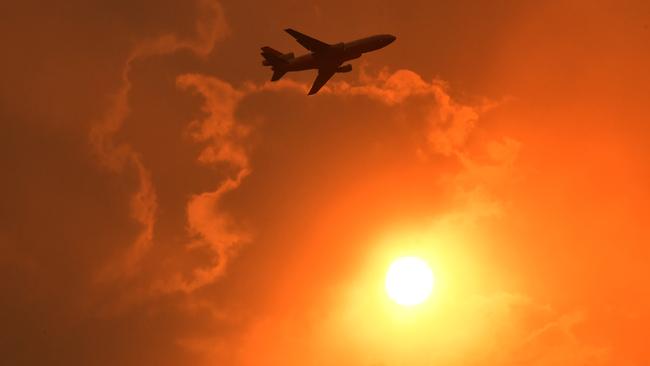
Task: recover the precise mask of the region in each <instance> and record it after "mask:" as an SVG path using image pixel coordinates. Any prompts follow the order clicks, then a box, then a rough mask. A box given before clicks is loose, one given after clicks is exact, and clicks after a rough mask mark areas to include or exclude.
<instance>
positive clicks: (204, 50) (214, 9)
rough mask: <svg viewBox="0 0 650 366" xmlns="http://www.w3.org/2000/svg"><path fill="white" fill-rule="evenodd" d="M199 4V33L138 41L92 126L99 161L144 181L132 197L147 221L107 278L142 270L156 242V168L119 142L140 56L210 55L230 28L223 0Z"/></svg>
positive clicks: (135, 211) (134, 209)
mask: <svg viewBox="0 0 650 366" xmlns="http://www.w3.org/2000/svg"><path fill="white" fill-rule="evenodd" d="M197 6H198V7H199V9H200V14H201V16H200V17H199V18H198V19H197V20H196V23H195V34H194V36H193V37H189V38H179V37H178V36H176V35H175V34H173V33H169V34H163V35H159V36H155V37H153V38H149V39H144V40H142V41H140V42H136V44H135V46H134V47H133V49H132V50H131V52H130V53H129V55H128V57H127V59H126V61H125V64H124V68H123V70H122V74H121V78H122V80H121V81H122V85H121V86H120V87H119V89H118V91H117V92H116V93H115V94H114V96H113V101H112V104H111V106H110V107H109V108H108V110H107V111H106V113H105V114H104V116H103V117H102V118H100V119H99V120H98V121H97V122H96V123H95V124H94V126H93V127H92V129H91V131H90V142H91V145H92V146H93V148H94V150H95V153H96V155H97V157H98V159H99V161H100V162H101V163H102V164H103V165H104V166H106V167H107V168H108V169H110V170H111V171H113V172H115V173H117V174H121V173H123V171H124V170H125V169H126V168H127V167H129V168H131V169H135V171H136V176H137V180H138V182H139V183H138V189H137V190H136V192H134V193H133V195H132V198H131V216H132V217H133V219H134V220H136V221H137V222H138V223H139V224H140V225H141V227H142V228H141V231H140V233H139V234H138V236H137V238H136V239H135V241H134V242H133V243H132V244H131V246H130V247H129V248H128V249H127V250H126V251H125V253H124V254H123V255H122V256H121V258H119V259H118V260H116V261H111V262H110V263H107V264H106V266H105V267H104V268H103V269H102V270H100V271H99V273H98V279H99V280H101V281H104V280H111V279H115V278H119V277H122V276H127V277H129V276H132V275H133V274H134V273H135V272H136V271H137V266H138V263H139V262H140V260H141V259H142V257H143V256H144V255H145V254H146V253H147V251H148V250H149V249H150V248H151V246H152V245H153V231H154V225H155V220H156V210H157V199H156V191H155V187H154V186H153V184H152V182H151V174H150V172H149V171H148V170H147V168H146V167H145V165H144V163H143V161H142V158H141V156H140V155H139V153H138V152H137V151H135V150H134V148H133V147H132V146H131V145H130V144H129V143H128V142H116V139H115V135H116V134H117V133H118V132H119V131H120V129H121V128H122V126H123V124H124V122H125V120H126V118H127V117H128V115H129V94H130V91H131V88H132V83H131V79H130V72H131V69H132V67H133V64H134V63H135V62H137V61H139V60H142V59H146V58H148V57H152V56H159V55H165V54H170V53H174V52H176V51H178V50H181V49H188V50H190V51H192V52H194V53H195V54H197V55H199V56H201V55H203V56H205V55H207V54H208V53H209V52H210V51H211V50H212V47H213V46H214V43H215V42H216V41H217V40H218V39H219V38H220V37H223V35H224V34H225V32H226V30H227V28H226V25H225V24H226V23H225V20H224V18H223V10H222V9H221V6H220V4H219V3H218V2H216V1H210V0H200V1H199V2H198V4H197Z"/></svg>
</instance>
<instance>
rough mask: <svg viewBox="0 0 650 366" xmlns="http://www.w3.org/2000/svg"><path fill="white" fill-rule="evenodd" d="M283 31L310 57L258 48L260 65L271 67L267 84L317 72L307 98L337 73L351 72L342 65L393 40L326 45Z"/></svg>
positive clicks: (382, 37) (390, 37) (380, 38)
mask: <svg viewBox="0 0 650 366" xmlns="http://www.w3.org/2000/svg"><path fill="white" fill-rule="evenodd" d="M285 31H286V32H287V33H289V34H290V35H291V36H292V37H293V38H295V39H296V41H298V43H300V44H301V45H302V46H303V47H305V48H306V49H307V50H309V51H310V53H308V54H305V55H302V56H299V57H294V56H293V52H291V53H284V54H283V53H282V52H280V51H277V50H274V49H273V48H271V47H262V53H261V54H262V56H263V57H264V61H262V65H264V66H271V70H273V76H272V77H271V81H277V80H280V78H281V77H282V76H284V74H286V73H287V72H290V71H303V70H311V69H316V70H318V76H317V77H316V80H314V84H313V85H312V87H311V89H310V90H309V94H308V95H312V94H316V93H317V92H318V91H319V90H320V88H322V87H323V85H325V83H327V81H328V80H329V79H330V78H331V77H332V76H334V74H336V73H337V72H350V71H352V65H350V64H347V65H343V66H342V64H343V63H344V62H346V61H349V60H354V59H355V58H359V57H361V55H362V54H364V53H366V52H371V51H375V50H378V49H380V48H384V47H386V46H388V45H389V44H391V43H392V42H393V41H395V39H396V37H395V36H393V35H390V34H378V35H374V36H370V37H366V38H362V39H358V40H356V41H352V42H345V43H344V42H341V43H337V44H329V43H325V42H323V41H319V40H317V39H315V38H312V37H310V36H308V35H305V34H302V33H300V32H298V31H296V30H293V29H291V28H289V29H285Z"/></svg>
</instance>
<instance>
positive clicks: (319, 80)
mask: <svg viewBox="0 0 650 366" xmlns="http://www.w3.org/2000/svg"><path fill="white" fill-rule="evenodd" d="M334 74H336V69H329V68H328V69H318V76H316V80H314V84H313V85H312V86H311V89H310V90H309V94H308V95H312V94H316V93H318V91H319V90H320V88H322V87H323V85H325V84H326V83H327V81H328V80H329V79H330V78H331V77H332V76H333V75H334Z"/></svg>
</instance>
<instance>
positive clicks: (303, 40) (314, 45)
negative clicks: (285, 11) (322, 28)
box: [284, 28, 331, 52]
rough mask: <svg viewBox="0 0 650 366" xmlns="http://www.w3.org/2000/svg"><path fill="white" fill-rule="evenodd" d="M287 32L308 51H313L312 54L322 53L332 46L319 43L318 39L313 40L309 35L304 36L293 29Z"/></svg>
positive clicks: (286, 30)
mask: <svg viewBox="0 0 650 366" xmlns="http://www.w3.org/2000/svg"><path fill="white" fill-rule="evenodd" d="M284 31H285V32H287V33H289V34H290V35H291V36H292V37H293V38H295V39H296V41H298V43H300V44H301V45H302V46H303V47H305V48H306V49H308V50H310V51H312V52H322V51H326V50H328V49H329V48H330V47H331V45H329V44H327V43H325V42H323V41H319V40H317V39H316V38H312V37H310V36H308V35H305V34H302V33H300V32H298V31H297V30H293V29H291V28H288V29H285V30H284Z"/></svg>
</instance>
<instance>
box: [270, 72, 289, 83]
mask: <svg viewBox="0 0 650 366" xmlns="http://www.w3.org/2000/svg"><path fill="white" fill-rule="evenodd" d="M286 73H287V72H286V71H284V70H273V76H272V77H271V81H278V80H280V78H282V77H283V76H284V74H286Z"/></svg>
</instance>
